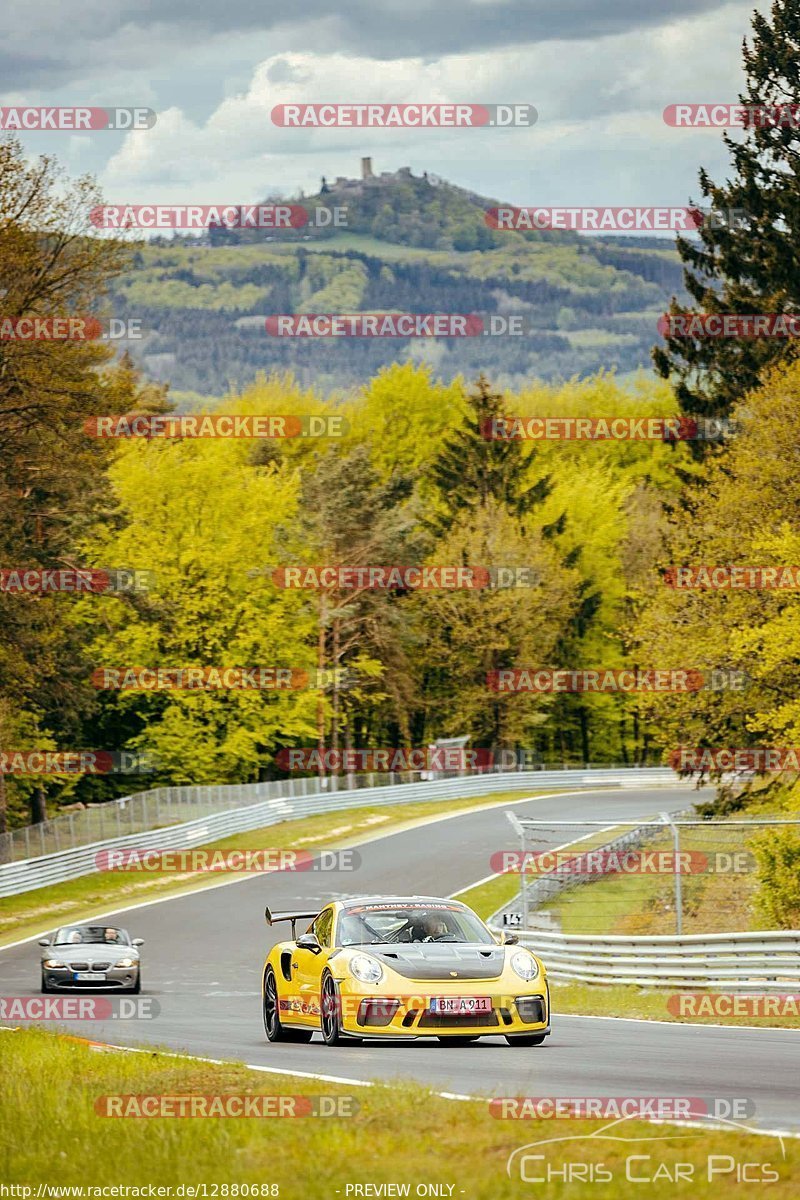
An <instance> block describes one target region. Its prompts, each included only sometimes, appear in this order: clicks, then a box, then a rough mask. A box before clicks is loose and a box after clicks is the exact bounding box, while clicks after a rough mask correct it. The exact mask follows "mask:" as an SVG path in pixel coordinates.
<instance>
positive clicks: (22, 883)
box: [0, 767, 691, 897]
mask: <svg viewBox="0 0 800 1200" xmlns="http://www.w3.org/2000/svg"><path fill="white" fill-rule="evenodd" d="M318 782H319V781H318V780H311V779H309V780H291V781H288V782H287V783H282V784H277V785H276V784H273V783H252V784H240V785H237V786H236V799H237V801H238V806H235V807H231V808H229V809H228V810H227V811H224V812H216V813H214V812H212V813H209V814H208V815H205V816H202V817H199V818H198V819H196V820H193V821H186V822H183V823H181V824H179V825H169V824H166V825H165V826H164V827H162V828H160V829H150V830H147V831H143V832H135V833H130V834H127V835H124V836H122V837H111V838H103V839H102V840H97V841H94V842H92V843H90V844H87V845H84V846H78V847H75V848H74V849H70V850H62V851H61V852H59V853H55V854H45V855H40V856H38V857H36V858H27V859H23V860H22V861H20V862H9V863H4V864H3V865H0V897H2V896H13V895H16V894H18V893H20V892H27V891H32V890H33V889H34V888H41V887H46V886H47V885H48V884H53V883H63V882H64V881H66V880H68V879H77V878H79V877H80V876H82V875H89V874H92V873H93V872H94V871H96V870H97V866H96V856H97V854H98V853H99V851H101V850H107V849H111V848H114V847H117V846H135V847H138V848H141V849H143V850H144V849H165V850H188V849H191V848H192V847H194V846H198V845H202V844H205V843H208V842H213V841H218V840H220V839H221V838H225V837H228V836H230V835H231V834H234V833H243V832H245V831H246V830H251V829H261V828H267V827H269V826H270V825H274V824H276V823H277V822H279V821H287V820H290V819H292V818H298V817H308V816H316V815H318V814H322V813H328V812H336V811H338V810H340V809H344V808H362V807H366V806H368V805H369V806H371V805H380V806H383V805H392V804H402V803H406V804H411V803H414V802H415V801H424V800H448V799H458V798H460V797H469V796H480V795H486V794H488V793H491V792H498V791H527V790H529V789H531V788H535V789H536V790H539V789H541V788H564V789H565V790H570V789H580V788H597V787H654V786H655V787H658V786H683V787H687V788H688V787H690V786H691V785H689V784H680V782H679V781H678V779H677V777H676V775H675V773H674V772H673V771H672V770H671V769H670V768H665V767H629V768H626V769H624V770H621V769H620V768H618V767H602V768H595V769H591V770H587V769H585V768H575V769H561V770H541V771H538V770H537V771H522V772H508V773H497V774H495V773H484V774H479V775H471V776H466V777H465V776H457V777H454V778H451V779H439V780H432V781H426V782H424V783H404V784H389V785H387V786H381V787H362V788H359V789H358V790H357V791H350V790H343V791H332V792H331V791H324V792H318V793H317V794H316V795H306V796H296V795H292V794H291V793H292V791H294V787H292V786H290V785H296V784H298V783H309V784H310V783H318ZM276 788H278V789H280V791H281V792H282V793H283V794H277V795H276V794H275V789H276ZM244 789H247V792H246V795H247V796H248V797H249V799H250V803H249V804H243V803H242V797H243V795H244V794H245V793H244ZM165 790H167V789H165ZM215 790H219V791H222V792H225V791H226V790H229V789H226V788H220V789H214V788H203V789H191V788H187V789H182V788H172V789H169V791H171V792H173V793H181V792H184V791H202V792H204V793H209V792H214V791H215ZM132 799H134V798H132ZM180 799H181V798H180V797H178V798H177V801H176V802H179V801H180Z"/></svg>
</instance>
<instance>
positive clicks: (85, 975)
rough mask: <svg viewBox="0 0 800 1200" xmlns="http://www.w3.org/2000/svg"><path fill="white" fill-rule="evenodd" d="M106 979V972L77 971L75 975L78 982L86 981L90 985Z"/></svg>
mask: <svg viewBox="0 0 800 1200" xmlns="http://www.w3.org/2000/svg"><path fill="white" fill-rule="evenodd" d="M105 977H106V973H105V971H77V972H76V974H75V980H76V982H77V981H86V982H87V983H90V982H92V981H97V980H99V979H105Z"/></svg>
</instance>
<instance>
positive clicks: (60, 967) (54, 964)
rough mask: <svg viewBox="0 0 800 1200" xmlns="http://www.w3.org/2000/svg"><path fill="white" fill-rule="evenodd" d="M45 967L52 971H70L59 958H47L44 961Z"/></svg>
mask: <svg viewBox="0 0 800 1200" xmlns="http://www.w3.org/2000/svg"><path fill="white" fill-rule="evenodd" d="M44 965H45V966H46V967H48V968H49V969H50V970H51V971H68V970H69V967H68V966H67V964H66V963H64V962H61V961H60V959H58V958H46V959H45V960H44Z"/></svg>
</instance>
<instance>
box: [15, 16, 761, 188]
mask: <svg viewBox="0 0 800 1200" xmlns="http://www.w3.org/2000/svg"><path fill="white" fill-rule="evenodd" d="M758 6H759V7H760V8H762V9H765V8H766V4H765V3H764V2H763V0H759V5H758ZM4 7H5V21H4V25H5V33H4V38H3V44H2V46H0V89H2V90H0V104H1V105H23V104H24V105H45V104H47V105H101V106H108V105H124V106H127V105H136V106H147V107H150V108H153V109H155V110H156V112H157V113H158V121H157V124H156V126H155V127H154V128H153V129H151V130H147V131H143V132H140V133H133V134H122V133H112V132H96V133H93V134H91V135H89V134H75V133H69V132H63V133H29V134H27V135H25V137H24V139H23V140H24V142H25V145H26V147H27V148H28V150H29V151H30V152H31V154H35V153H37V152H40V151H43V152H46V153H53V154H56V155H57V156H58V157H59V159H60V160H61V161H62V162H63V163H64V164H65V166H66V167H67V168H68V169H69V171H70V172H71V173H73V174H77V173H81V172H84V171H90V172H92V173H93V174H95V175H97V176H98V178H99V180H100V182H101V184H102V186H103V189H104V192H105V196H106V199H107V201H108V202H110V203H143V202H147V203H158V202H160V203H252V202H254V201H257V200H259V199H263V198H264V196H266V195H268V194H275V193H278V194H283V195H290V194H294V193H296V192H297V190H298V189H301V188H302V189H304V190H306V191H315V190H316V188H317V186H318V183H319V178H320V176H321V175H323V174H324V175H327V176H336V175H354V174H357V172H358V167H359V160H360V158H361V156H362V155H371V156H372V159H373V165H374V169H375V170H376V171H381V170H394V169H396V168H397V167H399V166H403V165H406V166H410V167H411V168H412V170H413V171H414V173H415V174H421V172H422V171H423V170H427V171H432V172H435V173H437V174H438V175H440V176H443V177H444V178H446V179H448V180H450V181H452V182H454V183H458V184H460V185H462V186H464V187H469V188H472V189H474V190H475V191H478V192H481V193H483V194H486V195H491V196H495V197H498V198H500V199H503V200H508V201H511V202H513V203H515V204H520V205H527V204H536V205H561V204H567V205H593V204H607V205H615V204H640V205H651V204H653V205H665V204H676V205H680V204H684V203H686V202H687V201H688V200H689V199H690V198H691V199H695V200H696V199H698V191H697V184H696V180H697V168H698V166H699V165H700V164H702V165H704V166H706V167H707V168H708V169H709V170H710V172H711V174H712V176H715V175H716V176H717V177H722V176H724V174H725V172H726V167H727V155H726V153H725V151H724V147H723V146H722V143H721V137H720V133H719V132H715V131H708V130H692V129H687V130H680V129H671V128H668V127H667V126H665V125H664V123H663V121H662V117H661V114H662V110H663V109H664V107H665V105H667V104H671V103H676V102H686V103H692V102H694V103H699V102H728V101H730V102H735V100H736V97H737V94H738V92H739V91H740V90H741V86H742V74H741V42H742V38H743V37H745V36H748V35H749V34H750V16H751V13H752V11H753V7H754V5H753V0H747V2H745V3H742V2H740V0H733V2H730V3H725V2H724V0H671V3H669V4H667V5H662V4H660V3H658V2H657V0H552V2H548V3H545V2H544V0H338V3H337V4H335V5H334V6H331V5H330V4H329V3H326V2H323V0H300V2H299V3H298V2H297V0H295V3H293V4H276V3H274V2H273V0H236V2H234V3H228V4H226V3H219V2H216V3H214V4H211V3H208V0H164V2H163V3H158V2H157V0H137V2H136V3H133V2H132V0H117V3H115V4H109V3H108V2H107V0H71V2H70V3H69V4H64V3H63V0H5V5H4ZM322 101H327V102H332V101H339V102H346V101H354V102H358V101H360V102H364V101H383V102H400V101H407V102H429V103H430V102H448V101H449V102H462V103H468V102H469V103H521V102H527V103H530V104H533V105H535V106H536V108H537V109H538V112H539V120H538V123H537V124H536V125H535V126H534V127H533V128H531V129H509V130H492V129H482V130H481V129H460V130H446V129H442V130H436V129H426V130H417V131H415V130H411V129H407V130H394V129H393V130H389V129H386V130H383V129H333V130H324V131H322V130H319V131H311V130H290V129H279V128H277V127H275V126H273V125H272V123H271V120H270V111H271V109H272V107H273V105H275V104H280V103H290V102H322Z"/></svg>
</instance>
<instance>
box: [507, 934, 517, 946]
mask: <svg viewBox="0 0 800 1200" xmlns="http://www.w3.org/2000/svg"><path fill="white" fill-rule="evenodd" d="M503 944H504V945H505V946H518V945H519V935H518V934H516V933H507V934H505V935H504V937H503Z"/></svg>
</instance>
